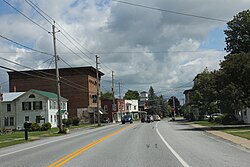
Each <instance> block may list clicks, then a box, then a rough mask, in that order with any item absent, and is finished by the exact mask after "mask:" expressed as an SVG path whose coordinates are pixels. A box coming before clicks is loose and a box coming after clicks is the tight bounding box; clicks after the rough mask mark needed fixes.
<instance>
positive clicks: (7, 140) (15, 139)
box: [0, 124, 98, 148]
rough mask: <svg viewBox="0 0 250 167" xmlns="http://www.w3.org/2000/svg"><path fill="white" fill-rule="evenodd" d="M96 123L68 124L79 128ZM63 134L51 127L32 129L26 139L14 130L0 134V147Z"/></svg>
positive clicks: (22, 133) (94, 126) (88, 126)
mask: <svg viewBox="0 0 250 167" xmlns="http://www.w3.org/2000/svg"><path fill="white" fill-rule="evenodd" d="M96 127H98V125H97V124H93V125H90V124H84V125H79V126H70V127H69V129H70V130H73V129H79V128H96ZM61 135H63V134H59V133H58V128H52V129H50V130H48V131H34V132H28V138H29V139H28V141H25V139H24V131H15V132H14V133H8V134H2V135H0V148H3V147H8V146H12V145H16V144H21V143H25V142H29V141H34V140H39V139H40V138H42V137H52V136H61Z"/></svg>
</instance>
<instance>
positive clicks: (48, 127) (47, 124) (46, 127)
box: [41, 122, 51, 131]
mask: <svg viewBox="0 0 250 167" xmlns="http://www.w3.org/2000/svg"><path fill="white" fill-rule="evenodd" d="M50 129H51V124H50V123H49V122H46V123H44V124H42V127H41V131H47V130H50Z"/></svg>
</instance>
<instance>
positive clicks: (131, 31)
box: [0, 0, 250, 102]
mask: <svg viewBox="0 0 250 167" xmlns="http://www.w3.org/2000/svg"><path fill="white" fill-rule="evenodd" d="M5 1H6V2H7V3H9V4H7V3H6V2H5ZM124 2H126V3H124ZM32 4H33V7H39V8H40V9H42V12H41V11H40V14H43V16H41V15H40V14H39V13H38V12H37V11H39V10H38V8H35V9H36V10H37V11H36V10H34V8H32V7H31V6H30V5H32ZM10 5H12V7H11V6H10ZM13 7H14V8H16V9H17V10H18V11H19V12H18V11H16V10H15V9H14V8H13ZM247 7H250V1H249V0H237V1H235V0H209V1H201V0H188V1H187V0H175V1H173V0H127V1H126V0H124V1H112V0H53V1H49V0H1V1H0V20H1V22H0V35H1V36H2V37H0V48H1V49H0V66H4V67H8V68H11V69H15V70H28V69H30V68H32V69H46V68H54V67H55V66H54V62H53V61H52V59H53V57H52V54H53V43H52V36H51V33H48V32H51V31H52V25H51V23H53V20H54V21H55V22H56V31H58V30H60V32H57V33H56V38H57V39H58V40H57V41H56V49H57V53H58V55H59V57H60V60H59V64H58V65H59V68H71V67H80V66H93V67H95V55H98V56H99V60H100V65H99V67H100V71H102V72H103V73H104V74H105V75H104V76H103V77H102V82H101V90H102V92H106V91H111V73H112V72H111V71H114V75H115V76H114V78H115V94H116V95H117V96H118V82H120V83H121V91H122V96H123V95H124V94H125V92H126V91H127V90H128V89H130V90H136V91H138V92H141V91H148V90H149V88H150V86H152V87H153V89H154V91H155V93H156V94H157V95H164V97H166V98H169V97H171V96H177V97H178V98H179V100H180V101H181V102H182V100H183V91H184V90H185V89H190V88H191V87H192V86H193V79H194V77H195V76H196V75H197V74H198V73H200V72H202V71H203V70H204V69H205V68H207V69H208V70H216V69H219V67H220V66H219V63H220V61H223V59H224V56H225V55H227V53H226V52H225V51H224V48H225V46H226V44H225V35H224V30H225V29H227V24H226V23H227V22H228V21H230V20H232V19H233V16H235V15H236V14H237V13H238V12H240V11H243V10H246V9H247ZM20 12H21V13H22V14H20ZM43 12H44V13H43ZM45 14H46V15H45ZM69 35H70V36H69ZM3 37H5V38H3ZM6 38H7V39H11V40H12V41H15V42H18V43H20V44H22V45H23V46H27V47H29V48H33V49H34V50H35V51H34V50H30V49H28V48H25V47H23V46H20V45H17V44H15V43H13V42H10V41H8V40H6ZM37 51H42V52H46V53H49V54H42V53H39V52H37ZM50 54H51V55H50ZM6 59H7V60H6ZM13 62H15V63H17V64H14V63H13ZM20 65H22V66H20ZM24 66H25V67H24ZM6 71H8V70H6V69H3V68H0V84H1V85H2V87H3V91H4V92H7V91H8V75H7V72H6Z"/></svg>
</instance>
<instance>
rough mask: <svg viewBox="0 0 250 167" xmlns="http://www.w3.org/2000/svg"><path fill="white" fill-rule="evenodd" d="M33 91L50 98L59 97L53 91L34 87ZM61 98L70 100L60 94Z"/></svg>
mask: <svg viewBox="0 0 250 167" xmlns="http://www.w3.org/2000/svg"><path fill="white" fill-rule="evenodd" d="M31 92H33V93H37V94H39V95H42V96H45V97H47V98H49V99H57V94H55V93H52V92H46V91H41V90H35V89H32V90H31ZM60 100H63V101H68V100H67V99H65V98H64V97H62V96H60Z"/></svg>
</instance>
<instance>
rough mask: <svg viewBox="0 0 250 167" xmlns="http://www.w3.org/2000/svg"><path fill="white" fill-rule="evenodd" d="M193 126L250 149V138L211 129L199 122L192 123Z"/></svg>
mask: <svg viewBox="0 0 250 167" xmlns="http://www.w3.org/2000/svg"><path fill="white" fill-rule="evenodd" d="M190 125H191V126H193V127H195V128H197V129H204V130H205V132H207V133H210V134H212V135H215V136H218V137H220V138H223V139H225V140H228V141H231V142H233V143H235V144H237V145H240V146H242V147H245V148H247V149H249V150H250V140H248V139H245V138H242V137H239V136H234V135H231V134H228V133H225V132H222V131H217V130H209V129H211V128H210V127H205V126H201V125H197V124H190Z"/></svg>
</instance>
